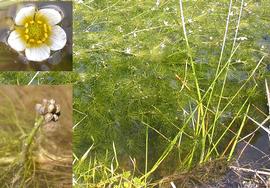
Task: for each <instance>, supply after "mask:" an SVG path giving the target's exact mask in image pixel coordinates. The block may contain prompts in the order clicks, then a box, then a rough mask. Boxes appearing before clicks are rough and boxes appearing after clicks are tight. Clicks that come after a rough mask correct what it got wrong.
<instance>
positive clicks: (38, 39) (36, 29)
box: [24, 20, 51, 45]
mask: <svg viewBox="0 0 270 188" xmlns="http://www.w3.org/2000/svg"><path fill="white" fill-rule="evenodd" d="M50 30H51V26H50V25H48V24H47V23H45V22H43V21H41V20H30V21H27V22H26V23H25V24H24V38H25V40H26V42H27V43H28V44H37V45H39V44H43V43H44V42H46V41H47V39H48V36H49V32H50Z"/></svg>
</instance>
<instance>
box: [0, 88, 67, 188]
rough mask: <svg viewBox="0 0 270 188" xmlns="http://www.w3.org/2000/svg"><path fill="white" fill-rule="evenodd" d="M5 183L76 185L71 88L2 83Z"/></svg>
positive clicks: (0, 144)
mask: <svg viewBox="0 0 270 188" xmlns="http://www.w3.org/2000/svg"><path fill="white" fill-rule="evenodd" d="M0 104H1V105H0V148H1V150H0V184H1V187H23V188H24V187H39V188H43V187H44V188H45V187H46V188H47V187H50V188H70V187H72V86H0Z"/></svg>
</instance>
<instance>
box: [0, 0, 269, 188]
mask: <svg viewBox="0 0 270 188" xmlns="http://www.w3.org/2000/svg"><path fill="white" fill-rule="evenodd" d="M269 8H270V2H269V1H248V2H246V1H244V0H242V1H237V2H235V1H232V0H231V1H225V0H218V1H217V0H210V1H207V3H206V2H205V1H203V0H198V1H181V0H180V1H178V0H172V1H168V0H155V1H154V0H145V1H140V0H135V1H131V0H127V1H119V0H104V1H99V0H94V1H93V0H85V1H84V0H78V1H75V3H74V20H73V22H74V28H73V29H74V72H73V73H48V72H44V73H38V74H36V75H35V74H33V73H2V74H1V76H0V81H1V82H2V83H9V84H28V83H29V84H67V83H73V84H74V92H73V95H74V102H73V112H74V116H73V117H74V127H73V131H74V137H73V152H74V161H73V165H74V167H73V173H74V177H73V184H74V187H115V188H117V187H121V188H122V187H154V186H158V185H159V186H160V187H167V186H168V187H170V186H171V187H172V186H177V187H181V186H183V187H184V186H192V185H194V184H196V185H204V184H215V182H217V181H219V178H218V177H220V178H222V175H224V174H225V173H226V170H227V169H228V164H229V163H231V162H232V161H234V160H235V153H236V152H235V151H236V148H237V147H238V144H239V142H240V140H242V138H243V137H245V136H248V135H250V134H251V133H252V131H254V129H256V128H258V126H257V125H255V124H253V123H252V122H251V121H250V120H249V118H248V117H256V120H258V121H259V122H261V121H260V120H263V118H264V116H263V115H262V112H264V113H268V112H267V108H266V99H265V90H264V79H265V78H267V75H268V74H269V73H268V71H269V70H268V69H269V65H268V64H269V50H270V33H269V32H270V25H269V15H270V9H269ZM29 81H30V82H29ZM258 109H260V110H261V111H259V110H258ZM255 138H256V136H255V137H254V139H255ZM249 142H251V140H249ZM217 165H218V166H217ZM211 167H212V168H211ZM215 167H218V168H215ZM212 169H217V171H213V170H212Z"/></svg>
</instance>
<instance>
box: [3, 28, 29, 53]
mask: <svg viewBox="0 0 270 188" xmlns="http://www.w3.org/2000/svg"><path fill="white" fill-rule="evenodd" d="M7 42H8V44H9V46H10V47H11V48H13V49H14V50H16V51H18V52H21V51H24V50H25V47H26V45H25V43H24V42H23V40H22V38H21V36H20V34H19V33H18V32H17V31H12V32H11V33H10V35H9V37H8V41H7Z"/></svg>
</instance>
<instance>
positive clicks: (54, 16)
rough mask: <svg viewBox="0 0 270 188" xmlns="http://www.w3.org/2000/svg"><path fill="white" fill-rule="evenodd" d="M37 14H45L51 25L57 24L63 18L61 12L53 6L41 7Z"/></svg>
mask: <svg viewBox="0 0 270 188" xmlns="http://www.w3.org/2000/svg"><path fill="white" fill-rule="evenodd" d="M37 15H39V16H44V17H45V18H46V19H47V21H48V23H49V24H50V25H56V24H58V23H59V22H61V20H62V16H61V14H60V12H58V11H57V10H55V9H52V8H44V9H40V10H39V11H38V13H37Z"/></svg>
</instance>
